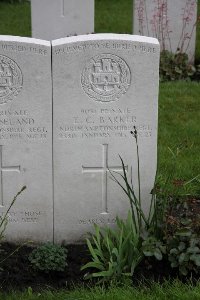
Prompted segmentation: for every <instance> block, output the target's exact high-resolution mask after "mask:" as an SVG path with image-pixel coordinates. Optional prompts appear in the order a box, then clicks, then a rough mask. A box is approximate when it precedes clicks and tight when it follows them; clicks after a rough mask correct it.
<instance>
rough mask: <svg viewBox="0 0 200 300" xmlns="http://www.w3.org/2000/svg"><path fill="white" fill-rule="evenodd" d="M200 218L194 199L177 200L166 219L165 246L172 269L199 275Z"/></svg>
mask: <svg viewBox="0 0 200 300" xmlns="http://www.w3.org/2000/svg"><path fill="white" fill-rule="evenodd" d="M199 230H200V218H199V214H198V206H196V201H195V199H191V200H190V199H186V200H185V201H181V200H179V201H178V203H176V205H174V206H173V207H172V208H171V211H169V215H168V217H167V232H166V246H167V253H168V260H169V261H170V263H171V267H172V268H178V270H179V273H180V274H181V275H184V276H185V275H187V274H188V273H189V272H195V273H200V236H199Z"/></svg>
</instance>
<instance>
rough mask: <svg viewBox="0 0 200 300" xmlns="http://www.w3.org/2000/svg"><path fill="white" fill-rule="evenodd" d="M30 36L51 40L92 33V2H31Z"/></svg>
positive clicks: (71, 0)
mask: <svg viewBox="0 0 200 300" xmlns="http://www.w3.org/2000/svg"><path fill="white" fill-rule="evenodd" d="M31 11H32V13H31V14H32V36H33V37H35V38H40V39H46V40H53V39H58V38H62V37H66V36H68V35H77V34H86V33H92V32H94V0H31Z"/></svg>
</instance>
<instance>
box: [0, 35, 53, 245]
mask: <svg viewBox="0 0 200 300" xmlns="http://www.w3.org/2000/svg"><path fill="white" fill-rule="evenodd" d="M0 172H1V174H0V215H1V216H2V215H3V213H5V211H6V210H7V208H8V207H9V205H10V203H11V201H12V199H13V197H14V196H15V195H16V194H17V192H18V191H19V190H20V189H21V188H22V186H24V185H26V186H27V189H26V190H25V191H24V193H23V194H22V195H20V197H19V198H18V199H17V201H16V202H15V204H14V206H13V207H12V208H11V210H10V212H9V215H8V226H7V229H6V239H7V240H8V241H12V242H20V241H24V240H30V239H31V240H32V241H36V242H44V241H52V239H53V195H52V190H53V188H52V81H51V45H50V42H47V41H42V40H36V39H30V38H21V37H11V36H0Z"/></svg>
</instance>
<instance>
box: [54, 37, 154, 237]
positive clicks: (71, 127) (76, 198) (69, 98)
mask: <svg viewBox="0 0 200 300" xmlns="http://www.w3.org/2000/svg"><path fill="white" fill-rule="evenodd" d="M52 46H53V91H54V96H53V97H54V108H53V110H54V117H53V120H54V175H55V177H54V184H55V185H54V191H55V194H54V197H55V198H54V209H55V212H54V226H55V242H63V241H64V242H66V243H77V242H80V241H82V240H83V239H84V237H85V235H86V233H87V232H89V231H91V229H92V228H93V223H97V224H100V225H105V224H114V223H115V217H116V215H119V216H121V217H125V216H126V214H127V210H128V208H129V201H128V199H127V198H126V196H125V194H124V193H123V192H122V190H121V189H120V188H119V186H118V185H117V184H116V183H115V182H114V181H112V180H111V175H110V173H109V172H110V171H111V172H114V171H117V172H119V173H121V174H122V165H121V162H120V159H119V154H120V155H121V157H122V158H123V160H124V163H125V167H126V170H127V174H128V176H130V173H131V166H133V179H134V182H135V180H136V178H137V168H136V145H135V141H134V140H133V137H132V136H131V134H130V131H131V130H133V129H134V126H136V128H137V130H138V135H139V137H138V139H139V148H140V161H141V185H142V201H143V204H144V206H145V207H146V210H147V209H148V207H149V203H150V198H151V197H150V192H151V189H152V187H153V184H154V179H155V173H156V162H157V109H158V82H159V43H158V41H157V40H156V39H154V38H147V37H140V36H131V35H117V34H99V35H86V36H79V37H71V38H66V39H60V40H56V41H53V44H52ZM109 170H110V171H109ZM135 186H136V189H137V184H135Z"/></svg>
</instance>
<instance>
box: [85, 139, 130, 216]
mask: <svg viewBox="0 0 200 300" xmlns="http://www.w3.org/2000/svg"><path fill="white" fill-rule="evenodd" d="M102 146H103V149H102V150H103V161H102V167H84V166H82V172H83V173H102V213H101V214H108V197H107V191H108V172H110V171H115V172H123V168H122V166H112V167H111V166H109V165H108V144H103V145H102ZM125 170H126V171H128V166H125Z"/></svg>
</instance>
